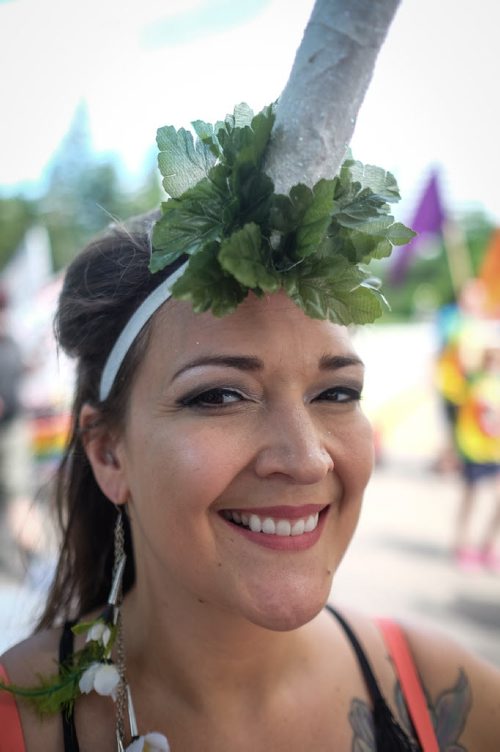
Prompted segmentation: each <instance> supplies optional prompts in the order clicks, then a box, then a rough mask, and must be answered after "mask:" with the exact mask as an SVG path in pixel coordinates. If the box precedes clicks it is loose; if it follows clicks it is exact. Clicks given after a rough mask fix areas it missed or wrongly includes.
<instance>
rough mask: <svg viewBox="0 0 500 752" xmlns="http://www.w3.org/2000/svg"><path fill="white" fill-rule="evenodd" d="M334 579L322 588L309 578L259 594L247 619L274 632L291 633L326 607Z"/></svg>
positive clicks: (329, 580)
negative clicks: (313, 583)
mask: <svg viewBox="0 0 500 752" xmlns="http://www.w3.org/2000/svg"><path fill="white" fill-rule="evenodd" d="M330 587H331V578H328V582H325V583H324V584H323V586H321V587H318V586H316V587H312V586H311V582H310V580H306V581H305V582H304V583H300V582H297V581H295V582H294V583H293V587H292V588H290V587H288V588H286V587H283V586H281V587H276V588H273V589H271V590H270V591H268V592H266V593H263V592H261V593H259V597H258V599H254V601H253V608H252V609H251V613H247V618H248V619H249V621H251V622H252V623H253V624H256V625H258V626H260V627H264V628H265V629H270V630H273V631H275V632H288V631H290V630H292V629H298V628H299V627H302V626H304V624H307V623H308V622H310V621H312V620H313V619H314V618H315V617H316V616H317V615H318V614H319V612H320V611H321V610H322V609H323V608H324V607H325V603H326V602H327V599H328V596H329V594H330Z"/></svg>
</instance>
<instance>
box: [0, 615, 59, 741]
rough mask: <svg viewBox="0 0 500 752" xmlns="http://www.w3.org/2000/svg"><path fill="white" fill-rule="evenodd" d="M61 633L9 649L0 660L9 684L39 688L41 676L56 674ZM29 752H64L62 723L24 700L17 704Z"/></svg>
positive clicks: (47, 633)
mask: <svg viewBox="0 0 500 752" xmlns="http://www.w3.org/2000/svg"><path fill="white" fill-rule="evenodd" d="M59 639H60V630H59V629H50V630H46V631H43V632H40V633H39V634H36V635H33V636H32V637H29V638H28V639H27V640H24V641H23V642H20V643H19V644H17V645H15V646H14V647H12V648H10V650H8V651H7V652H6V653H4V654H3V655H2V656H1V657H0V663H1V664H2V665H3V666H4V668H5V670H6V672H7V675H8V677H9V681H10V682H11V683H12V684H15V685H17V686H20V687H30V686H34V685H36V684H38V682H39V678H38V677H39V676H40V675H44V676H48V675H51V674H54V673H55V672H56V671H57V658H58V649H59ZM17 706H18V710H19V717H20V720H21V726H22V729H23V735H24V741H25V745H26V751H27V752H31V751H32V750H38V749H50V750H55V751H56V750H59V749H62V726H61V719H60V717H59V716H58V715H57V716H52V717H49V718H46V719H43V720H42V719H40V716H39V715H38V714H37V713H36V712H35V711H34V710H32V708H31V707H30V706H29V705H28V704H27V703H25V702H23V701H22V700H18V702H17Z"/></svg>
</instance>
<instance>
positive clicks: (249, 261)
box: [218, 223, 280, 292]
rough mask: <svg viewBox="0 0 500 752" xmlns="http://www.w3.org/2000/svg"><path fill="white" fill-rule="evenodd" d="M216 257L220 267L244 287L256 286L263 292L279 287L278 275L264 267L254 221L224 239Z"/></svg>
mask: <svg viewBox="0 0 500 752" xmlns="http://www.w3.org/2000/svg"><path fill="white" fill-rule="evenodd" d="M218 258H219V262H220V264H221V266H222V268H223V269H225V270H226V271H227V272H229V273H230V274H232V275H233V277H234V278H235V279H237V280H238V282H240V284H242V285H244V286H245V287H249V288H256V287H258V288H260V289H261V290H264V291H265V292H275V291H276V290H278V289H279V287H280V279H279V277H278V275H277V274H273V273H272V272H270V271H269V270H268V269H267V268H266V265H265V260H264V259H265V257H264V252H263V246H262V236H261V232H260V228H259V226H258V225H256V224H255V223H250V224H247V225H245V226H244V227H243V229H242V230H239V231H237V232H233V234H232V235H231V236H230V237H229V238H227V239H226V240H224V242H223V243H222V245H221V249H220V253H219V256H218Z"/></svg>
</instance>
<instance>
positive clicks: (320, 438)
mask: <svg viewBox="0 0 500 752" xmlns="http://www.w3.org/2000/svg"><path fill="white" fill-rule="evenodd" d="M262 431H263V441H262V444H261V447H260V450H259V452H258V454H257V457H256V460H255V472H256V473H257V475H258V476H259V477H262V478H266V477H269V476H272V475H276V474H279V475H282V476H287V477H288V478H290V479H291V480H293V481H294V482H295V483H304V484H312V483H318V482H320V481H321V480H323V478H325V476H326V475H327V474H328V473H329V472H331V471H332V470H333V468H334V462H333V457H332V455H331V449H329V447H328V446H327V441H328V434H326V432H325V429H324V426H321V424H317V423H316V422H315V421H314V418H313V416H311V415H310V414H309V412H308V410H307V407H306V406H305V405H303V406H300V407H298V406H295V407H294V408H293V409H282V410H280V411H273V413H271V414H270V415H269V416H268V419H267V420H266V424H265V425H264V426H263V427H262Z"/></svg>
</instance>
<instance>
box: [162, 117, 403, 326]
mask: <svg viewBox="0 0 500 752" xmlns="http://www.w3.org/2000/svg"><path fill="white" fill-rule="evenodd" d="M274 119H275V108H274V105H270V106H268V107H266V108H264V110H262V112H260V113H258V114H257V115H254V113H253V112H252V110H251V109H250V107H248V105H246V104H240V105H238V106H236V107H235V109H234V112H233V114H232V115H228V116H227V117H226V119H225V120H224V121H221V122H217V123H216V124H215V125H210V124H208V123H205V122H203V121H201V120H196V121H194V122H193V123H192V126H193V129H194V132H195V134H196V136H197V138H196V139H193V135H192V133H191V132H190V131H188V130H185V129H184V128H180V129H179V130H176V129H175V128H174V127H173V126H165V127H164V128H160V129H159V130H158V134H157V142H158V147H159V156H158V164H159V168H160V172H161V174H162V175H163V186H164V188H165V190H166V192H167V193H168V195H169V196H170V197H171V198H169V200H167V201H165V202H164V203H163V204H162V216H161V218H160V219H159V220H158V222H157V223H156V225H155V226H154V229H153V236H152V244H153V251H152V255H151V261H150V270H151V271H152V272H156V271H159V270H160V269H163V268H164V267H166V266H167V265H169V264H171V263H172V262H174V261H175V260H176V259H178V258H179V257H181V256H184V255H188V256H189V257H190V258H189V263H188V266H187V268H186V270H185V272H184V273H183V275H182V276H181V277H180V278H179V279H178V280H177V282H176V283H175V285H174V286H173V289H172V295H173V297H175V298H178V299H181V300H188V301H190V302H191V304H192V306H193V309H194V311H196V312H202V311H206V310H209V309H210V310H211V312H212V313H213V314H214V315H215V316H223V315H225V314H227V313H230V312H231V311H233V310H234V309H235V308H236V307H237V306H238V304H239V303H241V302H242V301H243V300H244V299H245V297H246V296H247V295H248V293H249V291H250V290H252V291H253V292H254V293H255V294H256V295H257V296H259V297H261V296H263V295H264V294H266V293H273V292H276V291H278V290H281V289H283V290H284V291H285V292H286V293H287V295H288V296H289V297H290V298H291V299H292V300H293V301H294V302H295V303H296V304H297V305H298V306H299V307H300V308H302V309H303V310H304V312H305V313H306V314H307V315H308V316H311V317H312V318H319V319H329V320H330V321H333V322H334V323H338V324H352V323H354V324H364V323H368V322H371V321H373V320H374V319H376V318H377V317H378V316H380V315H381V313H382V311H383V305H384V303H385V298H384V296H383V295H382V293H381V292H380V290H379V284H378V280H375V279H374V278H373V277H372V276H371V275H370V273H369V272H368V270H367V269H366V266H365V265H366V264H367V263H369V262H370V261H371V260H372V259H381V258H384V257H386V256H389V255H390V253H391V251H392V247H393V246H394V245H404V244H406V243H407V242H408V241H409V240H410V239H411V238H412V237H413V235H414V234H415V233H413V232H412V230H410V229H408V228H407V227H405V226H404V225H403V224H401V223H399V222H394V217H393V216H391V214H390V207H389V204H390V203H393V202H396V201H398V200H399V198H400V196H399V190H398V186H397V183H396V180H395V179H394V177H393V175H391V173H389V172H385V171H384V170H382V169H381V168H379V167H373V166H370V165H366V166H364V165H362V164H361V163H360V162H356V161H354V160H353V159H351V158H348V159H347V160H346V161H345V162H344V163H343V165H342V167H341V169H340V171H339V174H338V175H337V176H335V177H333V178H332V179H331V180H325V179H322V180H320V181H319V182H317V183H316V185H314V187H313V188H312V189H311V188H309V187H308V186H306V185H303V184H301V183H299V184H298V185H295V186H293V188H292V189H291V190H290V192H289V194H288V195H282V194H276V193H275V192H274V184H273V181H272V180H271V178H270V177H269V176H268V175H266V173H265V172H264V170H263V162H264V156H265V152H266V147H267V145H268V143H269V139H270V136H271V131H272V127H273V124H274ZM298 158H299V159H300V155H298Z"/></svg>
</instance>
